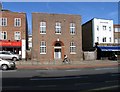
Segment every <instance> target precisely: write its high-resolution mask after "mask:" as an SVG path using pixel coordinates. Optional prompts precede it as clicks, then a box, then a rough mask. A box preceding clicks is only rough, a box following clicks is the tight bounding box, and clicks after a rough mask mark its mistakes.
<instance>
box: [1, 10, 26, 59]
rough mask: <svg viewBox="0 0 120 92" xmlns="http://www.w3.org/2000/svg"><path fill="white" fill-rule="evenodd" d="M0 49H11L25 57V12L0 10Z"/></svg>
mask: <svg viewBox="0 0 120 92" xmlns="http://www.w3.org/2000/svg"><path fill="white" fill-rule="evenodd" d="M0 15H1V16H0V50H5V51H12V52H14V53H16V54H19V55H21V57H22V59H25V58H26V49H27V40H26V39H27V21H26V13H18V12H12V11H9V10H1V11H0Z"/></svg>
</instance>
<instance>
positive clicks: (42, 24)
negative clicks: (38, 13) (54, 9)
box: [40, 22, 46, 34]
mask: <svg viewBox="0 0 120 92" xmlns="http://www.w3.org/2000/svg"><path fill="white" fill-rule="evenodd" d="M40 34H46V22H40Z"/></svg>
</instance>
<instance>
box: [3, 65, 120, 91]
mask: <svg viewBox="0 0 120 92" xmlns="http://www.w3.org/2000/svg"><path fill="white" fill-rule="evenodd" d="M118 70H119V68H118V67H105V68H87V69H69V70H9V71H3V72H2V88H3V89H2V91H3V92H4V91H6V90H33V92H34V91H35V90H37V91H38V90H74V91H78V90H79V91H91V92H93V91H96V90H101V89H111V88H112V89H117V88H118V85H119V81H118V80H120V78H119V76H120V73H119V71H118Z"/></svg>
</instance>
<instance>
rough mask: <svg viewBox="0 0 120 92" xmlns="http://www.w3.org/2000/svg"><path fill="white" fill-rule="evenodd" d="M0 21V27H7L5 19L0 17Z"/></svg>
mask: <svg viewBox="0 0 120 92" xmlns="http://www.w3.org/2000/svg"><path fill="white" fill-rule="evenodd" d="M0 21H1V22H0V26H7V18H4V17H2V18H0Z"/></svg>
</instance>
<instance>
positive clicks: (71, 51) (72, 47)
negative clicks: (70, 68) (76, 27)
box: [70, 42, 76, 54]
mask: <svg viewBox="0 0 120 92" xmlns="http://www.w3.org/2000/svg"><path fill="white" fill-rule="evenodd" d="M75 53H76V45H75V43H74V42H70V54H75Z"/></svg>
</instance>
